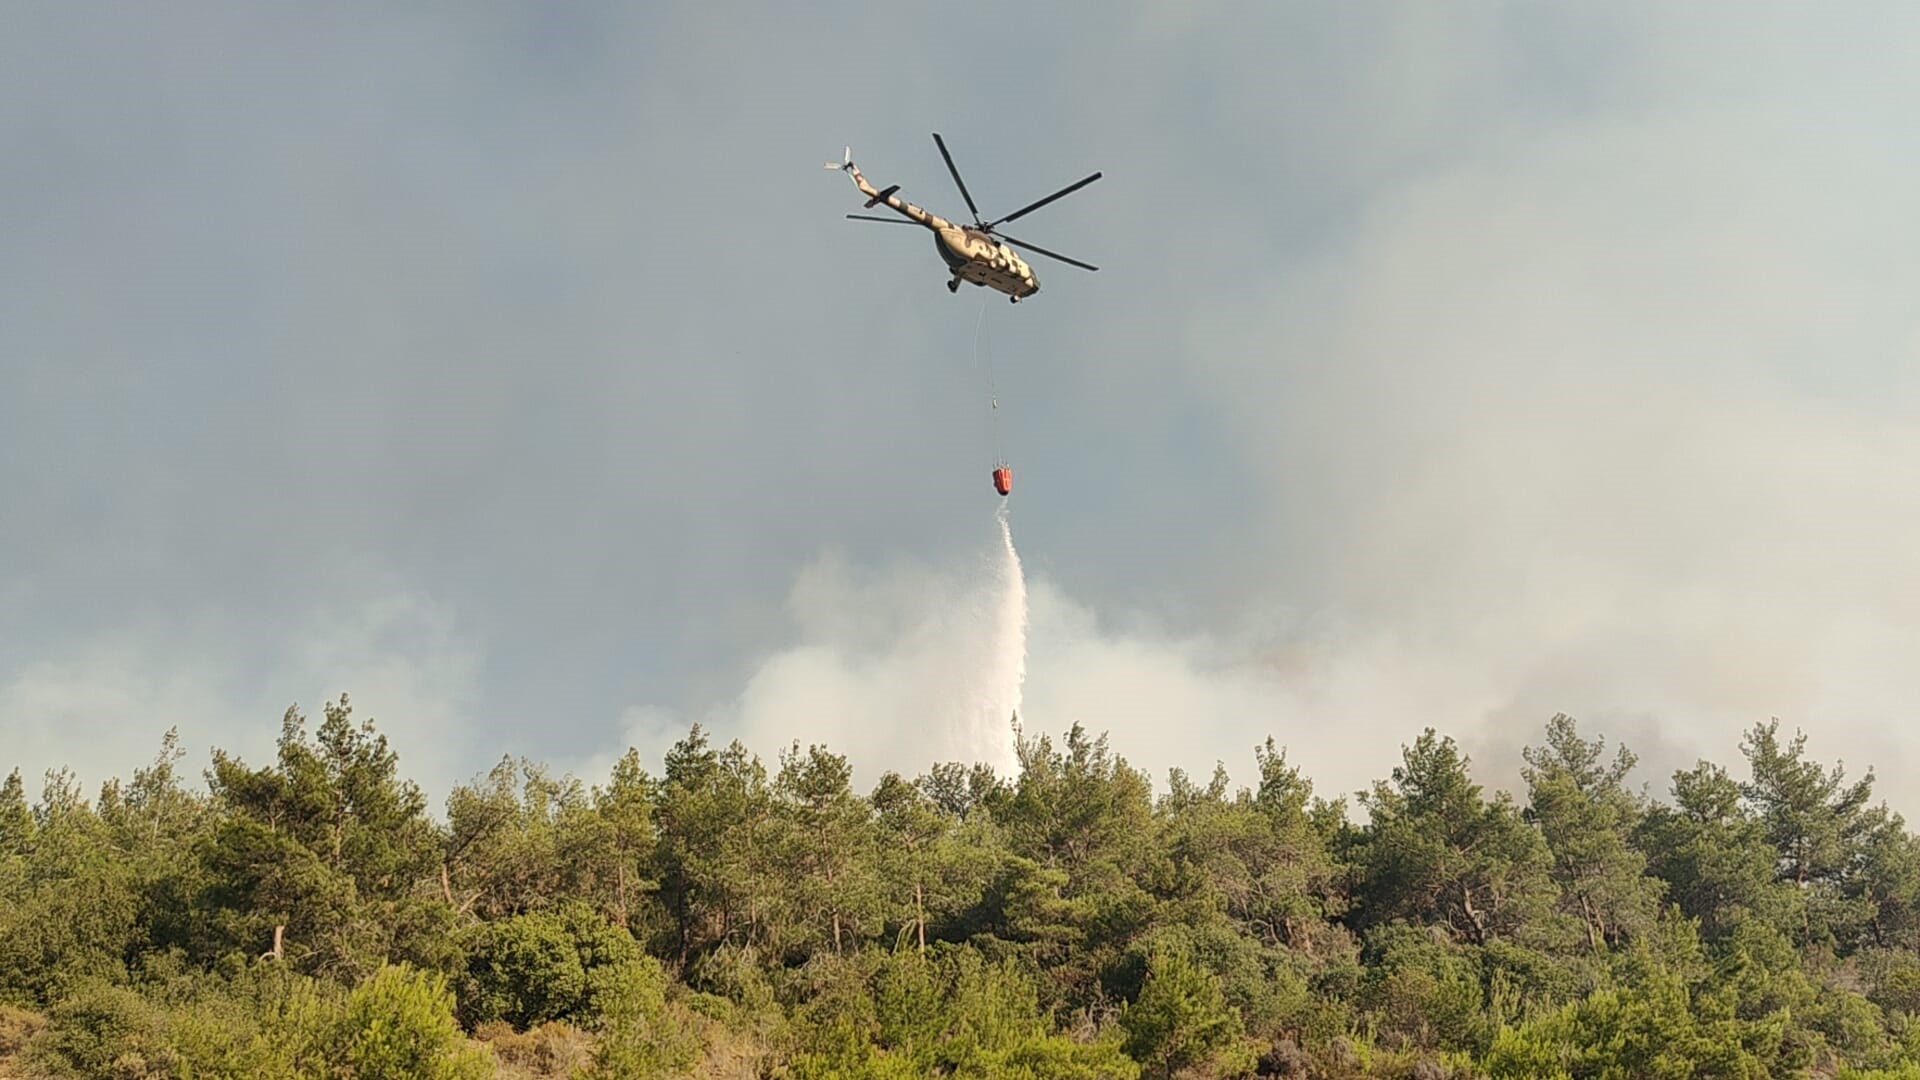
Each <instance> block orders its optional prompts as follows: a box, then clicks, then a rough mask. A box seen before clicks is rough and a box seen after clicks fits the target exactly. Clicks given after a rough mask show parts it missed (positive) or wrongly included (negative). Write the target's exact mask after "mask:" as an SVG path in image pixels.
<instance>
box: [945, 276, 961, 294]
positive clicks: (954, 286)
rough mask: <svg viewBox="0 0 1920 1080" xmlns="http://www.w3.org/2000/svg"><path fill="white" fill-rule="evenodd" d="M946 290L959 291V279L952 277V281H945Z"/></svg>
mask: <svg viewBox="0 0 1920 1080" xmlns="http://www.w3.org/2000/svg"><path fill="white" fill-rule="evenodd" d="M947 291H948V292H950V293H957V292H959V291H960V279H959V278H954V279H953V280H952V281H949V282H947Z"/></svg>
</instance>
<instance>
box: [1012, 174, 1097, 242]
mask: <svg viewBox="0 0 1920 1080" xmlns="http://www.w3.org/2000/svg"><path fill="white" fill-rule="evenodd" d="M1100 176H1101V174H1100V173H1094V174H1093V175H1092V176H1089V177H1087V178H1086V179H1085V180H1082V181H1080V182H1079V183H1077V184H1068V185H1067V186H1066V187H1063V188H1061V189H1060V190H1059V191H1056V192H1054V193H1053V194H1051V195H1049V196H1047V197H1046V198H1044V199H1041V200H1040V201H1039V202H1037V203H1032V204H1029V205H1027V206H1023V207H1021V208H1020V209H1018V210H1015V211H1014V212H1013V213H1011V214H1008V215H1007V216H1006V217H1003V218H1000V219H998V220H996V221H989V222H987V228H989V229H991V228H992V227H994V226H995V225H1005V224H1006V223H1007V222H1009V221H1012V220H1013V219H1014V218H1017V217H1022V216H1024V215H1026V214H1031V213H1033V212H1034V211H1035V210H1038V209H1040V208H1041V207H1043V206H1045V205H1047V204H1048V203H1050V202H1052V201H1053V200H1055V199H1064V198H1066V197H1067V196H1069V195H1071V194H1073V193H1074V192H1076V191H1079V190H1080V189H1081V188H1083V187H1086V186H1087V185H1088V184H1091V183H1093V182H1094V181H1095V180H1098V179H1100Z"/></svg>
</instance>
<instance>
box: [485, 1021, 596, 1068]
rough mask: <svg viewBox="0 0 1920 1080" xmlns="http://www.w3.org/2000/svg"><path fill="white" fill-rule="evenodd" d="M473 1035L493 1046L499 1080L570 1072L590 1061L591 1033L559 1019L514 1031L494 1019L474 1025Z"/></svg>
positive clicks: (502, 1022)
mask: <svg viewBox="0 0 1920 1080" xmlns="http://www.w3.org/2000/svg"><path fill="white" fill-rule="evenodd" d="M473 1037H474V1039H475V1040H477V1041H479V1042H483V1043H486V1044H487V1045H488V1046H491V1047H493V1056H494V1057H496V1058H498V1059H499V1061H500V1072H499V1073H498V1075H499V1077H500V1078H501V1080H543V1078H546V1077H565V1076H572V1075H573V1072H574V1070H575V1069H580V1068H585V1067H586V1066H587V1065H589V1064H592V1062H593V1046H594V1039H593V1036H592V1035H589V1034H587V1033H586V1032H584V1031H582V1030H580V1029H579V1028H577V1027H574V1026H573V1025H572V1024H564V1023H561V1022H560V1021H558V1020H549V1021H547V1022H546V1023H544V1024H541V1025H540V1026H539V1027H537V1028H533V1029H532V1030H530V1031H515V1030H513V1025H512V1024H508V1023H506V1022H504V1021H500V1020H495V1021H492V1022H489V1023H485V1024H481V1025H480V1026H479V1027H478V1028H475V1029H474V1032H473Z"/></svg>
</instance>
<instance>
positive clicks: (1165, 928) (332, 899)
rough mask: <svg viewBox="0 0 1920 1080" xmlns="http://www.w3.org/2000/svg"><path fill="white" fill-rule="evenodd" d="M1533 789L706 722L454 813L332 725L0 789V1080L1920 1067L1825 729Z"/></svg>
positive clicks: (536, 778)
mask: <svg viewBox="0 0 1920 1080" xmlns="http://www.w3.org/2000/svg"><path fill="white" fill-rule="evenodd" d="M1523 753H1524V760H1525V762H1526V767H1525V769H1524V771H1523V779H1524V790H1520V791H1516V792H1513V793H1511V794H1510V793H1507V792H1490V791H1488V790H1487V789H1486V788H1484V787H1483V786H1482V785H1481V784H1479V783H1477V782H1475V780H1474V778H1473V770H1472V768H1471V762H1470V761H1469V760H1468V758H1467V756H1466V755H1465V754H1464V753H1463V752H1462V751H1461V749H1460V747H1459V746H1458V745H1457V744H1456V743H1455V742H1454V740H1452V739H1451V738H1448V737H1446V736H1444V735H1441V734H1439V733H1437V732H1436V731H1434V730H1432V729H1428V730H1425V731H1422V732H1419V733H1418V734H1417V735H1415V736H1414V737H1413V738H1412V740H1411V741H1410V742H1408V743H1406V744H1405V745H1404V746H1403V747H1402V754H1401V763H1400V765H1399V766H1397V767H1395V768H1394V769H1393V770H1392V773H1391V775H1389V776H1388V777H1386V778H1384V779H1381V780H1379V781H1377V782H1375V783H1374V784H1373V785H1372V786H1371V787H1370V788H1369V789H1368V790H1367V791H1365V792H1363V793H1360V794H1359V796H1358V798H1357V799H1356V800H1355V801H1354V802H1353V803H1352V804H1351V805H1350V804H1349V803H1348V802H1347V801H1346V800H1344V799H1341V798H1326V797H1323V796H1321V795H1318V794H1316V792H1315V790H1314V787H1313V784H1312V782H1311V780H1310V779H1309V778H1308V777H1306V776H1305V775H1303V774H1302V773H1301V771H1300V770H1299V769H1298V768H1296V767H1295V766H1293V765H1291V764H1290V763H1289V762H1288V760H1287V757H1286V753H1285V751H1284V750H1283V749H1281V748H1280V747H1279V746H1277V745H1276V744H1275V742H1274V741H1273V740H1272V739H1269V740H1267V741H1266V742H1265V743H1263V744H1262V745H1260V746H1258V747H1255V748H1253V756H1252V761H1251V765H1252V772H1251V773H1250V774H1248V775H1247V777H1246V778H1245V780H1243V781H1242V782H1240V783H1236V782H1235V780H1234V779H1233V778H1232V777H1230V775H1229V773H1228V771H1227V770H1226V768H1225V767H1224V766H1223V767H1220V768H1217V769H1216V770H1215V772H1214V774H1213V775H1212V776H1211V777H1208V778H1206V779H1204V780H1201V779H1196V778H1194V777H1191V776H1188V775H1186V774H1185V773H1183V772H1181V771H1180V770H1178V769H1175V770H1171V771H1170V772H1169V773H1168V775H1167V776H1166V779H1165V781H1164V783H1162V784H1160V785H1159V786H1158V788H1157V789H1156V786H1155V785H1154V784H1153V783H1152V781H1151V780H1150V778H1149V775H1148V773H1146V772H1145V771H1143V770H1142V769H1140V768H1138V767H1136V766H1135V765H1133V764H1132V763H1130V762H1128V761H1126V760H1125V759H1123V758H1121V757H1119V756H1117V755H1115V754H1114V753H1113V752H1112V751H1111V750H1110V748H1109V746H1108V744H1107V741H1106V739H1105V738H1104V737H1096V736H1094V735H1092V734H1091V733H1089V732H1088V731H1086V730H1085V729H1083V728H1081V727H1079V726H1074V727H1072V728H1070V729H1068V730H1067V731H1065V732H1064V733H1062V734H1061V735H1060V736H1059V738H1058V740H1057V741H1056V739H1055V738H1053V737H1051V736H1048V735H1039V736H1035V737H1025V736H1023V737H1022V738H1021V739H1020V741H1019V746H1018V766H1017V768H1016V769H1015V770H1013V772H1012V774H1011V775H1000V774H999V773H998V772H996V771H995V770H994V769H992V768H989V767H987V766H985V765H981V764H976V763H966V762H942V763H929V765H928V767H927V770H926V771H925V772H924V773H922V774H921V775H919V776H916V777H912V778H908V777H905V776H901V775H898V774H895V773H887V774H885V775H883V776H882V777H880V778H879V780H878V782H877V783H875V784H874V785H873V787H872V788H871V790H867V791H861V790H858V789H856V788H855V787H854V785H853V772H852V769H851V768H850V766H849V764H848V761H847V759H846V758H845V757H843V756H841V755H840V754H838V753H835V752H833V751H832V750H831V749H829V748H827V747H822V746H809V747H805V748H802V747H801V746H800V745H799V744H797V743H796V744H794V745H792V746H790V747H788V748H786V749H784V750H781V751H780V752H779V753H778V754H777V755H776V756H775V758H774V759H772V760H771V761H769V760H766V759H763V758H761V757H759V756H758V755H757V754H756V753H754V752H753V751H751V750H749V749H748V748H746V747H744V746H742V745H740V744H739V743H737V742H735V743H730V744H728V745H725V746H720V745H716V744H715V743H714V741H713V740H712V738H711V737H710V736H709V735H708V733H707V732H706V731H704V730H703V729H701V728H700V727H698V726H695V727H693V728H692V729H691V730H690V731H688V732H687V734H686V736H685V737H684V738H682V739H681V740H680V741H679V742H677V743H676V744H675V745H674V746H673V747H672V748H671V749H670V750H668V751H667V753H666V754H665V756H664V759H663V760H661V761H659V762H658V763H654V762H647V761H643V760H642V758H641V756H640V754H639V753H638V752H636V751H632V750H629V751H628V752H627V753H626V754H625V756H623V757H622V758H621V759H620V760H619V761H618V762H617V763H616V764H614V766H613V767H612V769H611V770H610V772H609V774H608V775H606V776H604V777H590V778H584V779H582V778H576V777H572V776H565V775H561V776H556V775H554V774H553V773H552V772H551V771H550V770H548V769H547V768H546V767H544V766H542V765H540V764H538V763H536V762H532V761H527V760H521V759H512V758H506V759H503V760H501V761H500V763H499V764H498V765H496V766H495V767H494V768H493V769H492V770H491V771H490V772H488V773H487V774H486V775H485V776H483V777H479V778H476V779H475V780H473V781H472V782H470V783H467V784H463V785H461V786H459V787H457V788H455V789H454V790H453V791H452V792H451V794H450V795H449V796H448V798H447V800H446V802H445V805H444V808H440V809H439V810H438V811H437V812H436V811H435V810H434V809H432V808H430V807H429V805H428V801H427V799H426V798H425V797H424V795H423V794H422V792H421V791H420V789H419V788H418V787H417V786H416V785H415V784H413V783H412V782H410V781H409V780H407V779H406V778H405V775H404V773H403V771H402V769H401V763H400V761H399V760H398V757H397V755H396V754H395V753H394V751H393V750H392V749H391V748H390V747H389V746H388V744H387V741H386V739H385V738H384V737H383V736H382V735H381V734H380V733H379V731H378V730H377V728H376V726H375V725H374V724H373V723H371V722H360V721H356V720H355V719H354V717H353V715H352V710H351V706H350V703H349V701H348V699H347V698H346V697H345V696H342V697H341V698H340V699H339V700H338V701H337V702H332V703H329V704H327V705H326V707H325V709H324V713H323V716H322V718H321V720H320V722H319V723H318V724H317V725H310V723H309V721H308V719H307V718H306V717H305V716H304V715H303V714H302V713H301V712H300V711H299V710H297V709H290V710H288V712H287V713H286V716H285V718H284V720H283V727H282V731H281V736H280V740H279V743H278V750H277V753H276V754H275V756H274V758H273V760H271V761H268V762H263V763H250V762H246V761H242V760H240V759H238V758H236V757H233V756H231V755H229V754H226V753H224V752H221V751H217V750H216V751H214V752H213V754H212V757H211V761H210V762H209V763H208V765H207V767H206V769H205V772H204V784H202V783H198V782H194V781H192V780H191V779H190V778H189V777H188V775H187V774H186V772H185V771H184V770H183V766H184V754H183V752H182V751H181V749H180V746H179V742H178V739H177V737H176V735H175V733H173V732H168V733H167V734H166V735H165V736H164V737H163V738H162V740H161V742H160V749H159V752H158V754H157V755H156V757H155V758H154V760H153V763H152V764H151V765H149V766H147V767H145V768H142V769H138V770H136V771H135V772H134V773H133V775H132V776H130V777H126V778H116V779H113V780H110V781H108V782H107V783H106V784H105V785H104V786H103V787H102V788H101V789H100V790H99V792H98V793H97V795H95V796H94V797H92V798H88V797H87V793H86V792H85V791H83V790H82V789H81V787H80V786H79V784H78V782H77V781H76V779H75V777H74V775H73V773H71V772H70V771H66V770H60V771H55V772H52V773H50V774H48V775H47V776H46V777H45V780H44V783H43V784H42V785H41V786H40V789H39V791H38V794H37V795H33V794H31V793H30V792H29V789H28V786H27V783H26V782H25V780H23V778H22V777H21V775H20V773H19V771H18V770H17V769H16V770H14V771H13V772H12V773H11V774H10V775H9V776H7V777H6V779H5V781H4V784H0V1076H7V1075H21V1076H54V1077H64V1076H74V1077H80V1076H121V1077H183V1078H184V1077H305V1076H328V1077H354V1078H378V1077H403V1076H404V1077H450V1078H451V1077H462V1078H464V1077H486V1076H500V1077H534V1076H580V1077H622V1078H625V1077H633V1078H639V1077H787V1078H792V1080H810V1078H826V1077H875V1078H881V1077H903V1078H904V1077H926V1076H952V1077H976V1078H988V1077H994V1078H998V1077H1014V1078H1018V1077H1033V1078H1042V1077H1046V1078H1052V1077H1086V1078H1107V1077H1146V1078H1162V1077H1225V1076H1255V1075H1259V1076H1300V1077H1419V1078H1423V1080H1443V1078H1447V1077H1482V1076H1485V1077H1497V1078H1507V1077H1556V1076H1557V1077H1569V1078H1571V1077H1663V1078H1664V1077H1674V1078H1682V1077H1782V1076H1821V1077H1845V1078H1851V1080H1867V1078H1872V1077H1904V1078H1910V1080H1920V1024H1916V1022H1915V1016H1916V1013H1917V1012H1920V844H1917V842H1916V840H1915V837H1914V836H1913V835H1912V834H1911V833H1910V832H1908V830H1907V828H1906V826H1905V823H1904V822H1903V821H1902V819H1901V818H1900V817H1899V816H1898V815H1897V814H1894V813H1892V812H1890V811H1889V810H1888V809H1887V808H1886V806H1885V804H1884V803H1883V802H1880V801H1878V800H1876V799H1875V797H1874V791H1873V786H1874V785H1873V776H1872V775H1871V773H1869V774H1867V775H1865V776H1862V777H1859V778H1857V779H1855V778H1851V777H1849V776H1847V775H1846V774H1845V772H1844V771H1843V770H1842V769H1841V768H1840V767H1839V766H1837V765H1835V766H1828V765H1826V764H1823V763H1821V762H1820V761H1819V760H1817V759H1816V758H1815V757H1813V756H1812V755H1811V754H1810V753H1809V750H1808V747H1807V740H1806V738H1805V736H1804V735H1800V734H1797V733H1796V734H1793V735H1791V736H1789V735H1788V734H1786V733H1784V732H1783V731H1782V730H1781V728H1780V724H1779V722H1778V721H1770V722H1768V723H1765V724H1758V725H1756V726H1755V727H1753V728H1752V729H1751V730H1750V731H1748V732H1747V734H1746V736H1745V738H1744V740H1743V741H1742V744H1741V754H1742V757H1743V759H1744V760H1743V761H1742V762H1740V763H1739V765H1738V767H1736V768H1728V767H1723V766H1722V765H1719V764H1715V763H1711V762H1706V761H1702V762H1699V763H1698V764H1697V765H1695V766H1694V767H1693V768H1690V769H1685V770H1681V771H1679V772H1676V773H1674V774H1673V775H1672V776H1671V777H1670V778H1668V780H1667V782H1666V784H1665V785H1664V790H1662V791H1659V792H1652V793H1650V792H1648V791H1636V790H1634V789H1633V788H1631V787H1630V786H1629V784H1628V781H1627V777H1628V774H1629V772H1630V771H1631V770H1632V769H1633V767H1634V765H1635V759H1634V756H1633V754H1632V753H1631V751H1630V750H1629V749H1627V748H1626V747H1613V748H1609V747H1608V746H1607V745H1606V743H1605V740H1604V739H1602V738H1600V737H1597V736H1595V737H1590V736H1589V735H1588V734H1587V733H1584V732H1582V731H1581V730H1580V728H1579V726H1578V725H1577V724H1576V723H1575V721H1574V720H1572V719H1571V718H1569V717H1566V716H1555V717H1553V718H1552V719H1551V720H1549V721H1547V723H1546V724H1545V726H1544V728H1543V729H1542V731H1541V733H1540V736H1539V738H1538V740H1537V741H1536V742H1535V743H1534V744H1533V745H1530V746H1527V747H1526V748H1525V749H1524V751H1523Z"/></svg>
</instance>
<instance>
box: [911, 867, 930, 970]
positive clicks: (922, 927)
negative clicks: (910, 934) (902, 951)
mask: <svg viewBox="0 0 1920 1080" xmlns="http://www.w3.org/2000/svg"><path fill="white" fill-rule="evenodd" d="M913 925H914V929H915V930H916V931H917V932H918V933H919V936H920V953H921V955H922V956H924V955H926V952H927V904H926V894H925V892H924V891H923V889H922V888H921V885H920V883H919V882H917V881H916V882H914V883H913Z"/></svg>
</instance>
